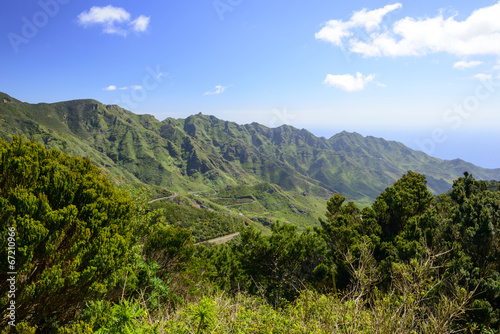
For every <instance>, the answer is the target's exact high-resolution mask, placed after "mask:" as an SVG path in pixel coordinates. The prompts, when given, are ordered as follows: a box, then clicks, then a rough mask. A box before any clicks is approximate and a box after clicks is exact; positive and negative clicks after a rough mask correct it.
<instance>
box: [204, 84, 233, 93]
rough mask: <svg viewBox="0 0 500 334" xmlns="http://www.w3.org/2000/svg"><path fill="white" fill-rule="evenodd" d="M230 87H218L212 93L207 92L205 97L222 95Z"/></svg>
mask: <svg viewBox="0 0 500 334" xmlns="http://www.w3.org/2000/svg"><path fill="white" fill-rule="evenodd" d="M227 87H228V86H221V85H217V86H215V88H214V89H213V90H212V91H209V92H206V93H205V94H203V95H217V94H222V93H224V91H225V90H226V89H227Z"/></svg>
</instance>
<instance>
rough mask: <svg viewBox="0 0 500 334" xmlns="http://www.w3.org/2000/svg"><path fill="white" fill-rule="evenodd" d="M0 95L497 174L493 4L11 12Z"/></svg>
mask: <svg viewBox="0 0 500 334" xmlns="http://www.w3.org/2000/svg"><path fill="white" fill-rule="evenodd" d="M0 15H1V19H0V91H2V92H5V93H7V94H9V95H11V96H12V97H14V98H17V99H19V100H21V101H24V102H29V103H39V102H59V101H66V100H72V99H84V98H92V99H96V100H98V101H100V102H102V103H104V104H118V105H119V106H121V107H123V108H125V109H127V110H130V111H132V112H134V113H137V114H151V115H154V116H155V117H156V118H157V119H158V120H160V121H161V120H164V119H165V118H167V117H174V118H185V117H187V116H189V115H193V114H197V113H199V112H201V113H203V114H208V115H214V116H216V117H218V118H220V119H224V120H229V121H234V122H237V123H240V124H246V123H251V122H258V123H261V124H263V125H266V126H269V127H276V126H279V125H281V124H289V125H292V126H295V127H297V128H305V129H307V130H309V131H311V132H312V133H314V134H315V135H317V136H324V137H326V138H329V137H331V136H332V135H334V134H336V133H338V132H340V131H343V130H346V131H349V132H358V133H360V134H362V135H364V136H375V137H382V138H385V139H388V140H396V141H399V142H402V143H403V144H405V145H407V146H409V147H411V148H413V149H416V150H420V151H424V152H425V153H427V154H429V155H431V156H435V157H438V158H441V159H455V158H460V159H463V160H466V161H469V162H472V163H474V164H476V165H479V166H482V167H487V168H499V167H500V155H499V154H498V152H499V149H498V143H499V142H500V131H498V127H499V125H500V112H499V111H500V110H499V107H500V19H499V17H500V2H499V1H484V0H478V1H474V2H472V1H451V0H434V1H426V0H423V1H422V0H420V1H416V0H409V1H405V0H402V1H389V2H387V1H378V0H371V1H367V0H365V1H361V0H353V1H334V0H308V1H305V0H303V1H298V0H287V1H284V0H273V1H263V0H252V1H250V0H187V1H172V0H163V1H130V0H127V1H125V0H124V1H118V0H106V1H100V0H95V1H85V2H83V1H75V0H40V1H27V0H18V1H14V2H13V1H8V2H6V3H4V5H3V10H2V13H1V14H0Z"/></svg>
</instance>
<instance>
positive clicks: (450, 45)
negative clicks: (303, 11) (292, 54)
mask: <svg viewBox="0 0 500 334" xmlns="http://www.w3.org/2000/svg"><path fill="white" fill-rule="evenodd" d="M396 5H399V7H401V4H396ZM396 5H392V6H396ZM399 7H397V8H399ZM394 9H395V7H389V8H388V6H385V7H383V8H381V9H378V10H374V11H371V12H366V10H365V9H364V10H362V11H359V12H356V13H354V14H353V15H352V16H351V19H350V20H349V21H347V22H343V21H340V20H332V21H329V22H327V24H326V26H325V27H324V28H323V29H321V30H320V31H319V32H318V33H316V38H317V39H320V40H324V41H327V42H330V43H332V44H334V45H336V46H340V47H346V48H348V49H349V50H350V51H351V52H354V53H358V54H361V55H363V56H365V57H380V56H392V57H397V56H422V55H427V54H431V53H438V52H445V53H449V54H453V55H458V56H469V55H500V20H499V19H498V17H500V2H499V3H497V4H495V5H492V6H489V7H484V8H480V9H477V10H475V11H474V12H473V13H472V14H470V16H469V17H467V18H466V19H465V20H463V21H457V20H456V17H455V16H451V17H444V16H443V14H442V13H440V14H439V15H437V16H435V17H431V18H423V19H421V18H412V17H406V18H403V19H401V20H398V21H396V22H395V23H394V24H393V25H392V26H388V25H385V26H380V22H381V19H380V18H381V17H383V15H385V14H386V13H388V12H389V11H390V10H394ZM367 13H378V14H375V15H374V19H373V20H372V21H371V22H373V23H371V25H369V24H366V21H363V20H360V19H356V17H357V16H361V17H363V16H364V15H366V14H367ZM363 22H364V24H362V23H363ZM355 27H360V28H364V29H365V32H363V33H362V34H360V36H355V35H354V32H353V28H355Z"/></svg>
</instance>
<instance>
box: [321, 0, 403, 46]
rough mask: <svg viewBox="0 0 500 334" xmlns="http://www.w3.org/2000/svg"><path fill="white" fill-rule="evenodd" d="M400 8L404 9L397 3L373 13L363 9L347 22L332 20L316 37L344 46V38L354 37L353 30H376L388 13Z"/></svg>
mask: <svg viewBox="0 0 500 334" xmlns="http://www.w3.org/2000/svg"><path fill="white" fill-rule="evenodd" d="M400 7H402V4H400V3H396V4H394V5H387V6H385V7H383V8H380V9H375V10H372V11H367V10H366V9H363V10H361V11H359V12H355V13H354V14H353V15H352V16H351V19H350V20H349V21H347V22H343V21H340V20H330V21H328V22H327V23H326V24H325V27H323V29H321V30H320V31H319V32H317V33H316V34H315V37H316V39H321V40H324V41H326V42H330V43H332V44H334V45H336V46H342V43H343V42H342V39H343V38H344V37H351V36H352V35H353V32H352V31H351V30H352V29H353V28H365V29H366V30H368V31H373V30H376V29H377V28H379V26H380V23H381V22H382V19H383V18H384V16H385V15H386V14H387V13H389V12H391V11H393V10H396V9H398V8H400Z"/></svg>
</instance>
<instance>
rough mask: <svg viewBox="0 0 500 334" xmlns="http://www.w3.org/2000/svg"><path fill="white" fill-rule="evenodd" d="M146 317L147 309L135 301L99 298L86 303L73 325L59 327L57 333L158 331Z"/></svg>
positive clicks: (138, 332) (139, 333)
mask: <svg viewBox="0 0 500 334" xmlns="http://www.w3.org/2000/svg"><path fill="white" fill-rule="evenodd" d="M147 317H148V313H147V311H146V310H145V309H144V308H143V307H142V306H141V305H140V304H139V303H138V302H136V301H129V300H126V299H124V300H121V301H120V302H119V303H116V304H112V303H109V302H106V301H102V300H101V301H96V302H90V303H88V304H87V307H86V308H85V309H84V311H83V315H82V316H81V317H80V318H78V319H77V321H76V322H75V323H74V324H73V325H71V326H67V327H64V328H61V329H60V330H59V333H61V334H83V333H96V334H107V333H109V334H142V333H158V325H156V326H151V325H149V324H148V319H147Z"/></svg>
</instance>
